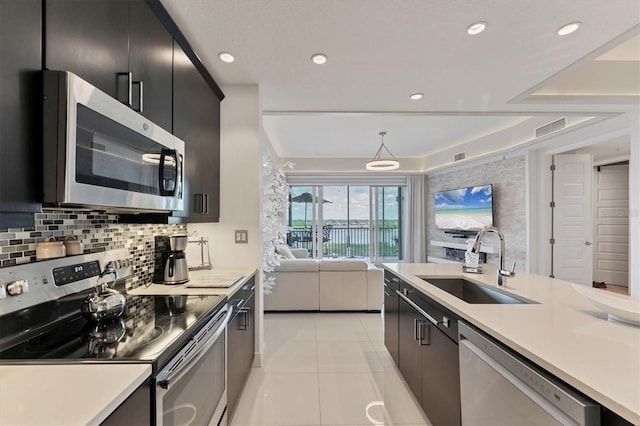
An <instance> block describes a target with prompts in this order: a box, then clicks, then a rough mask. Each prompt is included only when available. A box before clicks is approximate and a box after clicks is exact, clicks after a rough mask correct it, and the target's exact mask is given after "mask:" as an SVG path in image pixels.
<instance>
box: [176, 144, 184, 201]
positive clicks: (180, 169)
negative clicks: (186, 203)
mask: <svg viewBox="0 0 640 426" xmlns="http://www.w3.org/2000/svg"><path fill="white" fill-rule="evenodd" d="M177 157H178V181H177V182H176V197H177V198H182V185H183V182H184V157H183V156H182V154H177Z"/></svg>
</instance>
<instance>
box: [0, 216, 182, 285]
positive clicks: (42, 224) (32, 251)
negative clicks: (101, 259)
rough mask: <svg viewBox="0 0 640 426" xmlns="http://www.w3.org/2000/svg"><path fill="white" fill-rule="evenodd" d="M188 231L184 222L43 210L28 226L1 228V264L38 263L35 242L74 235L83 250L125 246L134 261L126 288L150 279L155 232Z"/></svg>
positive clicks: (5, 265)
mask: <svg viewBox="0 0 640 426" xmlns="http://www.w3.org/2000/svg"><path fill="white" fill-rule="evenodd" d="M174 233H182V234H186V233H187V226H186V225H158V224H121V223H118V215H114V214H107V213H103V212H94V211H84V210H78V211H76V210H43V212H42V213H37V214H36V218H35V226H34V227H31V228H9V229H0V266H1V267H7V266H12V265H16V264H23V263H30V262H37V260H36V244H37V243H39V242H40V241H44V239H45V238H47V237H49V236H53V237H55V238H56V239H57V240H63V239H64V238H65V237H66V236H68V235H75V236H76V238H77V239H78V240H80V241H82V243H83V245H84V252H85V253H95V252H100V251H106V250H115V249H121V248H126V249H128V250H129V253H131V256H132V257H133V260H134V262H135V266H134V271H135V276H134V277H133V279H131V280H127V283H126V284H127V287H131V288H135V287H138V286H140V285H143V284H146V283H148V282H150V280H151V278H152V276H153V267H154V250H155V241H154V236H155V235H163V234H166V235H169V234H174Z"/></svg>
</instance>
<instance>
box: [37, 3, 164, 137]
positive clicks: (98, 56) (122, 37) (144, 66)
mask: <svg viewBox="0 0 640 426" xmlns="http://www.w3.org/2000/svg"><path fill="white" fill-rule="evenodd" d="M45 8H46V9H45V10H46V13H45V63H44V65H45V68H47V69H52V70H63V71H71V72H73V73H74V74H76V75H78V76H79V77H81V78H83V79H84V80H86V81H88V82H89V83H91V84H93V85H94V86H96V87H98V88H99V89H100V90H102V91H103V92H105V93H107V94H109V95H111V96H113V97H114V98H116V99H119V100H120V101H122V102H124V103H126V104H128V105H130V106H131V107H132V108H133V109H135V110H136V111H139V112H140V113H141V114H142V115H144V116H145V117H147V118H148V119H150V120H151V121H153V122H154V123H156V124H158V125H159V126H161V127H162V128H164V129H166V130H168V131H171V124H172V120H171V95H172V91H171V77H172V51H173V48H172V44H173V37H172V36H171V34H170V33H169V32H168V31H167V29H166V28H165V27H164V25H163V24H162V22H161V21H160V20H159V19H158V18H157V17H156V15H155V14H154V12H153V11H152V10H151V8H150V7H149V5H148V4H147V2H145V1H141V0H46V2H45Z"/></svg>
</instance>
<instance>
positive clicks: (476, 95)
mask: <svg viewBox="0 0 640 426" xmlns="http://www.w3.org/2000/svg"><path fill="white" fill-rule="evenodd" d="M163 4H165V6H166V8H167V10H168V11H169V13H170V14H171V15H172V16H173V18H174V20H175V21H176V22H177V23H178V25H179V26H180V28H181V29H182V31H183V32H184V33H185V35H186V36H187V38H188V39H189V40H190V42H191V44H192V46H193V47H194V50H196V52H197V53H198V55H199V56H200V58H201V60H202V62H203V63H204V64H205V66H206V67H207V68H208V69H209V70H210V72H211V73H212V75H213V76H214V78H215V79H216V81H217V82H218V83H219V84H220V85H222V86H223V90H224V86H225V85H229V84H258V85H259V86H260V92H261V97H262V102H263V111H264V118H263V124H264V128H265V132H266V133H267V135H268V136H269V139H270V140H271V142H272V145H273V146H274V148H275V150H276V152H277V153H278V155H279V156H280V157H282V158H283V159H284V158H298V157H340V158H344V157H349V158H351V157H357V158H370V157H371V156H372V155H373V154H374V153H375V151H376V150H377V148H378V146H379V142H380V137H379V136H378V133H379V132H380V131H383V130H384V131H387V136H386V137H385V144H386V145H387V146H388V147H389V149H390V150H391V151H392V152H393V153H394V155H396V157H424V156H427V155H429V154H430V153H434V152H438V151H442V150H444V149H447V148H448V147H450V146H453V145H460V146H463V145H464V144H465V143H469V142H471V141H473V140H475V139H477V138H479V137H485V139H486V136H487V135H489V134H492V133H494V132H496V131H503V132H502V133H504V129H508V128H511V127H512V126H519V127H520V128H522V127H523V126H526V125H530V126H531V128H530V133H531V137H533V135H534V129H535V127H538V126H539V125H541V124H544V123H546V122H551V121H554V120H555V119H557V118H558V117H562V116H567V115H573V116H585V117H586V116H597V115H598V113H611V112H624V111H629V110H637V107H638V103H639V101H640V67H639V66H638V65H639V64H640V62H639V61H638V60H639V58H638V56H640V55H638V46H639V43H638V39H639V38H638V34H639V33H640V2H638V0H607V1H603V0H527V1H509V0H482V1H478V0H455V1H443V0H442V1H441V0H396V1H390V0H313V1H311V0H308V1H302V0H260V1H258V0H163ZM480 20H482V21H486V22H488V24H489V26H488V28H487V30H486V31H485V32H483V33H481V34H480V35H477V36H469V35H467V34H466V32H465V28H466V27H467V26H469V25H470V24H471V23H473V22H475V21H480ZM572 21H580V22H582V23H583V25H582V27H581V28H580V29H579V30H578V31H577V32H575V33H573V34H571V35H568V36H564V37H560V36H558V35H556V34H555V31H556V30H557V29H558V28H559V27H560V26H562V25H564V24H566V23H569V22H572ZM221 51H226V52H230V53H232V54H233V55H234V56H235V58H236V60H235V62H233V63H231V64H226V63H223V62H221V61H220V60H219V59H218V58H217V54H218V52H221ZM317 52H322V53H324V54H326V55H327V56H328V57H329V59H328V61H327V63H326V64H324V65H314V64H313V63H312V62H311V61H310V57H311V55H312V54H314V53H317ZM596 59H597V60H596ZM414 92H422V93H424V95H425V96H424V98H423V99H422V100H420V101H411V100H410V99H409V95H410V94H411V93H414ZM577 121H580V120H576V122H577ZM521 133H522V132H521V131H519V134H521ZM519 142H524V141H515V143H519Z"/></svg>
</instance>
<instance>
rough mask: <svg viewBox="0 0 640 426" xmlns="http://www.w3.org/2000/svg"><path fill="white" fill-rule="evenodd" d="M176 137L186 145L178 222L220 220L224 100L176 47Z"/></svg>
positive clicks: (176, 213)
mask: <svg viewBox="0 0 640 426" xmlns="http://www.w3.org/2000/svg"><path fill="white" fill-rule="evenodd" d="M173 58H174V65H173V133H174V134H175V135H176V136H177V137H178V138H180V139H182V140H183V141H184V142H185V153H186V158H185V163H184V168H185V171H186V174H185V189H184V193H183V194H184V195H183V196H184V210H183V211H182V212H174V214H173V218H172V221H175V222H217V221H218V220H219V218H220V100H219V99H218V97H217V96H216V94H215V93H214V92H213V91H212V90H211V89H210V87H209V85H208V84H207V82H206V81H205V80H204V78H203V77H202V75H201V74H200V72H199V71H198V69H197V68H196V67H195V66H194V64H193V63H192V62H191V60H190V59H189V58H188V57H187V55H186V54H185V53H184V51H183V50H182V49H181V48H180V46H179V45H178V43H175V44H174V53H173Z"/></svg>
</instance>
